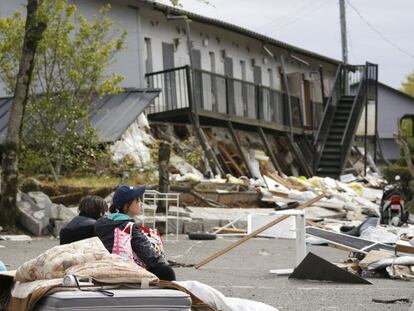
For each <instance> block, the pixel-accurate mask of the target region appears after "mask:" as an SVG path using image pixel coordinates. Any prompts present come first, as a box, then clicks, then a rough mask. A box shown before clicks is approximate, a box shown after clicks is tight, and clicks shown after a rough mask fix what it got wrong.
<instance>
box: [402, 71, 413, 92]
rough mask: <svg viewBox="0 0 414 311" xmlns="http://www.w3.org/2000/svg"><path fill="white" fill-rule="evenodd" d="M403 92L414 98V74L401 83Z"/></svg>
mask: <svg viewBox="0 0 414 311" xmlns="http://www.w3.org/2000/svg"><path fill="white" fill-rule="evenodd" d="M401 90H402V91H403V92H404V93H407V94H408V95H411V96H414V72H412V73H410V74H408V75H407V76H406V77H405V81H403V82H402V83H401Z"/></svg>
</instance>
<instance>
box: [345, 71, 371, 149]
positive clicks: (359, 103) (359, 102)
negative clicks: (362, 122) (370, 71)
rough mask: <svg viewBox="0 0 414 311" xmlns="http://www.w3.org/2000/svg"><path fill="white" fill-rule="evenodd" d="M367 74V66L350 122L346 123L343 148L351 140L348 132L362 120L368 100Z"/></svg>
mask: <svg viewBox="0 0 414 311" xmlns="http://www.w3.org/2000/svg"><path fill="white" fill-rule="evenodd" d="M366 72H367V66H365V68H364V71H363V75H362V79H361V82H360V83H359V85H358V91H357V93H356V95H355V98H354V101H353V103H352V108H351V112H350V114H349V116H350V117H349V118H348V121H347V122H346V126H345V130H344V132H343V134H342V139H341V146H342V147H343V146H344V143H345V140H346V139H347V138H349V136H350V135H349V133H348V132H349V131H350V127H351V124H355V123H357V122H358V120H359V118H360V112H361V111H362V109H361V107H362V106H363V105H364V103H365V99H366V92H365V89H366V83H367V77H366ZM357 109H358V110H357ZM352 132H355V131H354V130H353V131H352Z"/></svg>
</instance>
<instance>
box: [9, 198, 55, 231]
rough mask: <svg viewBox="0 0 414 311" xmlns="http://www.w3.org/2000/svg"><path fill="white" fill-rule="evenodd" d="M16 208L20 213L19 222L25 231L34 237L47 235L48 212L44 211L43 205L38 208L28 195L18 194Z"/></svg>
mask: <svg viewBox="0 0 414 311" xmlns="http://www.w3.org/2000/svg"><path fill="white" fill-rule="evenodd" d="M17 208H18V209H19V211H20V215H19V222H20V224H21V225H22V226H23V227H24V228H25V229H27V230H28V231H29V232H30V233H32V234H33V235H35V236H40V235H42V234H45V233H47V226H48V225H49V214H50V212H49V213H48V212H47V211H46V209H45V206H44V205H43V206H40V207H39V206H38V205H37V204H36V201H35V200H33V199H32V198H31V197H30V196H29V195H27V194H25V193H22V192H20V193H18V195H17ZM49 211H50V210H49Z"/></svg>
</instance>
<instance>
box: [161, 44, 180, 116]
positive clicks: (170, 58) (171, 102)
mask: <svg viewBox="0 0 414 311" xmlns="http://www.w3.org/2000/svg"><path fill="white" fill-rule="evenodd" d="M162 61H163V66H164V70H168V69H173V68H174V46H173V45H172V44H170V43H165V42H163V43H162ZM164 89H165V91H164V92H165V94H164V96H165V97H164V98H165V106H166V110H171V109H176V108H177V87H176V82H175V71H170V72H167V73H165V75H164Z"/></svg>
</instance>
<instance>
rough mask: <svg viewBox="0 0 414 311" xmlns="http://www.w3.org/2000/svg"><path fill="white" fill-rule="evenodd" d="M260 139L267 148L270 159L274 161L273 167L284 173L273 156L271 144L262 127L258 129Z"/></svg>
mask: <svg viewBox="0 0 414 311" xmlns="http://www.w3.org/2000/svg"><path fill="white" fill-rule="evenodd" d="M257 130H258V132H259V135H260V138H261V139H262V142H263V145H264V146H265V148H266V152H267V154H268V155H269V157H270V160H271V161H272V164H273V166H274V167H275V169H277V170H278V171H279V172H282V168H281V167H280V165H279V163H278V162H277V160H276V157H275V155H274V154H273V151H272V148H270V145H269V142H268V141H267V139H266V135H265V133H264V131H263V129H262V128H261V127H258V128H257Z"/></svg>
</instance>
